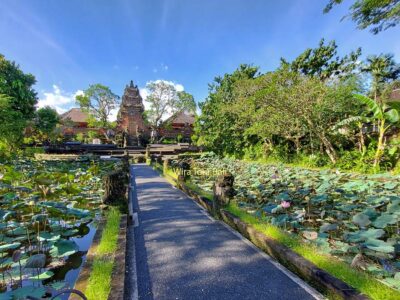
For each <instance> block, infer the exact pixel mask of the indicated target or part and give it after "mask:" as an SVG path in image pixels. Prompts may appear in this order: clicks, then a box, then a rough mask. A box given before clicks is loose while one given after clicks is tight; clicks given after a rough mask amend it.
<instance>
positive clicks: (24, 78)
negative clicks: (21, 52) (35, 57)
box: [0, 54, 37, 120]
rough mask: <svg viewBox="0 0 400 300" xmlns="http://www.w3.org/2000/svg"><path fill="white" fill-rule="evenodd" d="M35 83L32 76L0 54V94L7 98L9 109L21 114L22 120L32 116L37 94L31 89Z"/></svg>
mask: <svg viewBox="0 0 400 300" xmlns="http://www.w3.org/2000/svg"><path fill="white" fill-rule="evenodd" d="M35 83H36V80H35V77H34V76H33V75H32V74H25V73H24V72H23V71H22V70H21V69H20V68H19V66H18V65H17V64H16V63H15V62H11V61H8V60H6V59H5V57H4V56H3V55H1V54H0V94H3V95H6V96H8V97H9V99H8V103H9V105H10V108H11V109H13V110H15V111H18V112H20V113H21V116H22V118H23V119H24V120H30V119H32V118H33V116H34V112H35V105H36V103H37V94H36V92H35V90H34V89H33V85H34V84H35Z"/></svg>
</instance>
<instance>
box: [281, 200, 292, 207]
mask: <svg viewBox="0 0 400 300" xmlns="http://www.w3.org/2000/svg"><path fill="white" fill-rule="evenodd" d="M281 206H282V208H289V207H290V202H289V201H282V202H281Z"/></svg>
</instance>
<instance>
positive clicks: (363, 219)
mask: <svg viewBox="0 0 400 300" xmlns="http://www.w3.org/2000/svg"><path fill="white" fill-rule="evenodd" d="M352 220H353V223H354V224H356V225H358V226H359V227H361V228H365V227H367V226H368V225H369V224H371V221H370V219H369V217H368V216H367V215H366V214H363V213H358V214H356V215H354V216H353V218H352Z"/></svg>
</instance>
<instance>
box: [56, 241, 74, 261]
mask: <svg viewBox="0 0 400 300" xmlns="http://www.w3.org/2000/svg"><path fill="white" fill-rule="evenodd" d="M78 250H79V247H78V245H77V244H76V243H75V242H74V241H69V240H59V241H57V242H56V243H55V244H54V245H53V246H52V248H51V249H50V255H51V256H52V257H65V256H70V255H72V254H74V253H76V252H78Z"/></svg>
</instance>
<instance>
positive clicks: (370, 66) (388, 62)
mask: <svg viewBox="0 0 400 300" xmlns="http://www.w3.org/2000/svg"><path fill="white" fill-rule="evenodd" d="M393 57H394V56H393V54H381V55H370V56H368V57H367V60H366V62H365V63H364V65H363V66H362V68H361V71H363V72H366V73H369V74H371V76H372V89H371V94H372V95H373V97H374V100H377V97H378V96H380V95H381V93H382V91H383V90H384V89H385V86H386V85H387V83H390V82H392V81H394V80H396V79H397V78H399V76H400V64H397V63H396V62H395V60H394V58H393Z"/></svg>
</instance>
